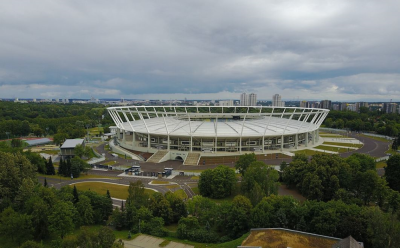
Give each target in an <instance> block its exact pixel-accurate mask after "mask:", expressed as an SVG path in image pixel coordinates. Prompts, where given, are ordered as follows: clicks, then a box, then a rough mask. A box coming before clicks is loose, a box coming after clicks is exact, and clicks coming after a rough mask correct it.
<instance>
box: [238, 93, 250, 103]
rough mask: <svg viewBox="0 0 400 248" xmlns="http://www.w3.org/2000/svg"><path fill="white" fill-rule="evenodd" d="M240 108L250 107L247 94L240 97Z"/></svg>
mask: <svg viewBox="0 0 400 248" xmlns="http://www.w3.org/2000/svg"><path fill="white" fill-rule="evenodd" d="M240 106H249V98H248V96H247V94H246V93H242V94H241V95H240Z"/></svg>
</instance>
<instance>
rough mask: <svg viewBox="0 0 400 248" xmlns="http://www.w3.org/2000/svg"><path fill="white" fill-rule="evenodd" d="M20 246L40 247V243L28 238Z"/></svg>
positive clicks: (23, 247) (21, 247) (26, 247)
mask: <svg viewBox="0 0 400 248" xmlns="http://www.w3.org/2000/svg"><path fill="white" fill-rule="evenodd" d="M20 248H42V245H41V244H39V243H36V242H35V241H32V240H28V241H26V242H24V243H23V244H22V245H21V246H20Z"/></svg>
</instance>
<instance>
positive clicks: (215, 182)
mask: <svg viewBox="0 0 400 248" xmlns="http://www.w3.org/2000/svg"><path fill="white" fill-rule="evenodd" d="M203 173H204V174H203ZM236 181H237V180H236V176H235V172H234V171H233V170H232V169H230V168H229V167H228V166H224V165H219V166H218V167H217V168H215V169H213V170H206V171H204V172H202V173H201V175H200V179H199V190H200V194H201V195H203V196H209V197H211V198H224V197H227V196H230V195H231V194H232V192H233V190H234V189H235V187H236Z"/></svg>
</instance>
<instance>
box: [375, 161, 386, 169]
mask: <svg viewBox="0 0 400 248" xmlns="http://www.w3.org/2000/svg"><path fill="white" fill-rule="evenodd" d="M385 166H386V161H380V162H377V163H376V168H383V167H385Z"/></svg>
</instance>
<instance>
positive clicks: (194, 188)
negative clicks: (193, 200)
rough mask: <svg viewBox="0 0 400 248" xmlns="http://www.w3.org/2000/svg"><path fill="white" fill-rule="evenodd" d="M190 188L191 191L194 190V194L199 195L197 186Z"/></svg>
mask: <svg viewBox="0 0 400 248" xmlns="http://www.w3.org/2000/svg"><path fill="white" fill-rule="evenodd" d="M192 190H193V192H194V193H195V194H196V195H199V194H200V191H199V188H198V187H193V188H192Z"/></svg>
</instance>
